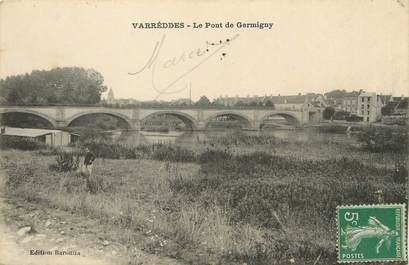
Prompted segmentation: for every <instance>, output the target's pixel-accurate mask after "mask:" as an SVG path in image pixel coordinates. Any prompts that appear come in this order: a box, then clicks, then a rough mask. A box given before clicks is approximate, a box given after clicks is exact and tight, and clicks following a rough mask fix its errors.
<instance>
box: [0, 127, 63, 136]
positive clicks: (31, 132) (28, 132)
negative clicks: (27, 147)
mask: <svg viewBox="0 0 409 265" xmlns="http://www.w3.org/2000/svg"><path fill="white" fill-rule="evenodd" d="M5 129H6V130H5V132H4V133H3V134H2V135H8V136H22V137H39V136H43V135H47V134H51V133H57V132H63V131H60V130H48V129H33V128H14V127H5Z"/></svg>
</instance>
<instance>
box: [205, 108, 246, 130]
mask: <svg viewBox="0 0 409 265" xmlns="http://www.w3.org/2000/svg"><path fill="white" fill-rule="evenodd" d="M221 116H230V117H233V118H235V119H236V120H238V121H240V122H241V123H243V124H244V128H252V122H251V118H250V117H247V116H246V115H244V114H241V113H238V112H235V111H221V112H217V113H216V114H213V115H211V116H210V117H208V118H207V119H206V120H205V122H204V128H205V129H207V128H208V127H209V124H210V122H211V121H212V120H215V119H217V118H218V117H221Z"/></svg>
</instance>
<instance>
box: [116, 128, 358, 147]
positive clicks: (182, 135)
mask: <svg viewBox="0 0 409 265" xmlns="http://www.w3.org/2000/svg"><path fill="white" fill-rule="evenodd" d="M232 133H234V131H232V130H209V131H200V132H197V131H194V132H192V131H186V132H176V131H170V132H168V133H162V132H161V133H159V132H147V131H116V132H114V133H113V135H112V138H113V140H114V141H118V142H121V143H124V144H127V145H138V144H151V143H163V144H175V143H176V144H195V143H198V142H203V141H206V140H207V139H209V137H211V136H225V135H231V134H232ZM241 133H243V134H246V135H269V136H272V137H275V138H278V139H283V140H288V141H294V142H295V141H296V142H300V141H301V142H307V141H313V142H338V143H349V144H355V143H357V140H356V137H355V136H353V135H352V136H351V135H348V134H347V133H322V132H318V130H316V129H314V128H303V129H293V130H284V129H276V130H265V131H241Z"/></svg>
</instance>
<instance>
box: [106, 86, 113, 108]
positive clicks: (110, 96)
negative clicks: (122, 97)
mask: <svg viewBox="0 0 409 265" xmlns="http://www.w3.org/2000/svg"><path fill="white" fill-rule="evenodd" d="M114 101H115V96H114V91H113V90H112V87H111V88H110V89H109V91H108V98H107V102H108V103H109V104H112V103H114Z"/></svg>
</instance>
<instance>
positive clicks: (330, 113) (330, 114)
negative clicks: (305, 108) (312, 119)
mask: <svg viewBox="0 0 409 265" xmlns="http://www.w3.org/2000/svg"><path fill="white" fill-rule="evenodd" d="M334 114H335V109H334V108H333V107H326V108H325V109H324V111H323V113H322V115H323V118H324V119H325V120H330V119H331V118H332V117H333V116H334Z"/></svg>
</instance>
